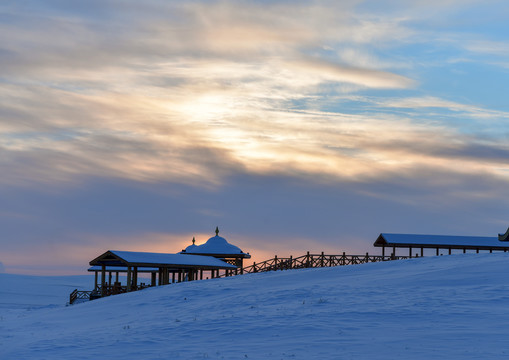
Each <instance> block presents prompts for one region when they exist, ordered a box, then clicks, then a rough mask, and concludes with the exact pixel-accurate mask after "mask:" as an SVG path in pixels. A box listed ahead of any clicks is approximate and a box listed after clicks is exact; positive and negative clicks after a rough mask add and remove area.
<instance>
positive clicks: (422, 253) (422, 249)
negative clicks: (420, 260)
mask: <svg viewBox="0 0 509 360" xmlns="http://www.w3.org/2000/svg"><path fill="white" fill-rule="evenodd" d="M423 256H424V248H423V247H422V246H421V257H423Z"/></svg>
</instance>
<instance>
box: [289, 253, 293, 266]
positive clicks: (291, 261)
mask: <svg viewBox="0 0 509 360" xmlns="http://www.w3.org/2000/svg"><path fill="white" fill-rule="evenodd" d="M289 269H293V256H292V255H290V264H289Z"/></svg>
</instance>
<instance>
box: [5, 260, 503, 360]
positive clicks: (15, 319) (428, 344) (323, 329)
mask: <svg viewBox="0 0 509 360" xmlns="http://www.w3.org/2000/svg"><path fill="white" fill-rule="evenodd" d="M508 270H509V253H508V254H505V253H502V254H478V255H477V254H465V255H451V256H441V257H428V258H420V259H411V260H401V261H393V262H386V263H372V264H365V265H355V266H347V267H337V268H323V269H305V270H291V271H282V272H274V273H264V274H251V275H244V276H237V277H232V278H226V279H214V280H205V281H195V282H189V283H181V284H175V285H168V286H164V287H159V288H152V289H147V290H143V291H139V292H135V293H130V294H125V295H118V296H112V297H109V298H105V299H100V300H96V301H92V302H88V303H84V304H79V305H75V306H68V307H65V306H61V307H51V308H50V307H43V308H39V309H33V308H32V310H30V311H27V310H24V311H22V312H20V311H19V310H18V311H14V312H13V310H10V309H9V308H8V307H7V306H4V307H2V308H0V311H2V315H0V358H1V359H98V358H102V359H124V360H126V359H203V358H205V359H432V358H440V359H506V358H508V357H509V340H508V332H509V279H508V275H509V271H508ZM50 280H51V278H40V281H41V285H42V283H43V282H46V281H50ZM19 283H21V282H18V283H17V284H19ZM9 286H11V287H13V289H11V290H12V292H16V291H17V290H16V286H19V285H16V284H14V283H11V284H9ZM2 287H3V285H2ZM3 290H5V289H3ZM66 295H67V294H66ZM66 300H67V298H64V299H62V304H64V303H65V301H66ZM0 301H3V302H6V300H5V293H2V299H0Z"/></svg>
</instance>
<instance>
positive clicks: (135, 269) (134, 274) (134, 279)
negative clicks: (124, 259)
mask: <svg viewBox="0 0 509 360" xmlns="http://www.w3.org/2000/svg"><path fill="white" fill-rule="evenodd" d="M133 270H134V271H133V284H132V288H133V289H134V290H138V267H137V266H134V268H133Z"/></svg>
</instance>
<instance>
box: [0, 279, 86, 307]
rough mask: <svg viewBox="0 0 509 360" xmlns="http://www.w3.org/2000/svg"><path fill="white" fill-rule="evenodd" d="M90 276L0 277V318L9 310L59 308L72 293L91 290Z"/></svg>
mask: <svg viewBox="0 0 509 360" xmlns="http://www.w3.org/2000/svg"><path fill="white" fill-rule="evenodd" d="M93 287H94V276H93V275H83V276H30V275H14V274H0V316H2V315H4V316H5V314H6V313H7V312H11V311H10V310H14V309H19V310H27V309H28V310H32V309H38V308H42V307H60V306H62V305H65V303H66V301H69V294H70V293H71V291H73V290H74V289H79V290H91V288H93Z"/></svg>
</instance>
